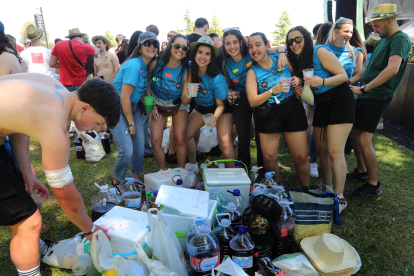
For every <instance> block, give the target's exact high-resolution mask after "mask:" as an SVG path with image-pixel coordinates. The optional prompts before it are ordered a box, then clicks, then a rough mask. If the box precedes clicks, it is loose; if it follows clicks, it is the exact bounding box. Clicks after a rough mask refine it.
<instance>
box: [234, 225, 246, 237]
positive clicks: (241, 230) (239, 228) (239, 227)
mask: <svg viewBox="0 0 414 276" xmlns="http://www.w3.org/2000/svg"><path fill="white" fill-rule="evenodd" d="M236 227H237V228H238V231H239V234H240V235H243V234H246V233H247V230H248V229H249V227H247V226H244V225H241V226H236Z"/></svg>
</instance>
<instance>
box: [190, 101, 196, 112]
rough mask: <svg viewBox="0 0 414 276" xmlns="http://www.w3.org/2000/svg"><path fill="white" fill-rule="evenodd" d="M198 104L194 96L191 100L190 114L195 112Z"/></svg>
mask: <svg viewBox="0 0 414 276" xmlns="http://www.w3.org/2000/svg"><path fill="white" fill-rule="evenodd" d="M196 106H197V102H196V101H195V100H194V98H191V102H190V114H191V112H193V110H194V109H195V107H196Z"/></svg>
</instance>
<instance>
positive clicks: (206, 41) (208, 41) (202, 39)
mask: <svg viewBox="0 0 414 276" xmlns="http://www.w3.org/2000/svg"><path fill="white" fill-rule="evenodd" d="M200 43H202V44H207V45H209V46H211V47H213V49H214V56H215V57H218V56H219V55H220V49H219V48H217V47H216V46H214V43H213V40H212V39H211V37H209V36H208V35H206V36H202V37H200V38H199V39H198V41H197V42H193V43H191V45H190V49H191V51H192V52H194V48H195V46H197V45H198V44H200Z"/></svg>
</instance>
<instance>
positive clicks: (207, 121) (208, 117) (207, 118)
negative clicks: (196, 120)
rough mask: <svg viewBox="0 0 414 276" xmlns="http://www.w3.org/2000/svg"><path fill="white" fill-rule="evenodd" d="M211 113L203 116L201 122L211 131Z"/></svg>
mask: <svg viewBox="0 0 414 276" xmlns="http://www.w3.org/2000/svg"><path fill="white" fill-rule="evenodd" d="M213 118H214V117H213V113H207V114H204V115H203V120H204V123H205V125H206V127H207V128H209V129H211V123H212V122H213Z"/></svg>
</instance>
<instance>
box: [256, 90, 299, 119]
mask: <svg viewBox="0 0 414 276" xmlns="http://www.w3.org/2000/svg"><path fill="white" fill-rule="evenodd" d="M295 98H296V96H295V95H292V96H290V97H288V98H286V99H284V100H283V101H281V102H280V103H279V104H276V103H269V102H268V101H265V102H264V103H262V104H261V105H259V106H256V107H255V108H254V114H255V115H256V116H257V117H259V118H267V117H269V116H270V114H272V112H273V110H275V108H276V107H278V106H281V105H282V104H285V103H287V102H290V101H291V100H293V99H295Z"/></svg>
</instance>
